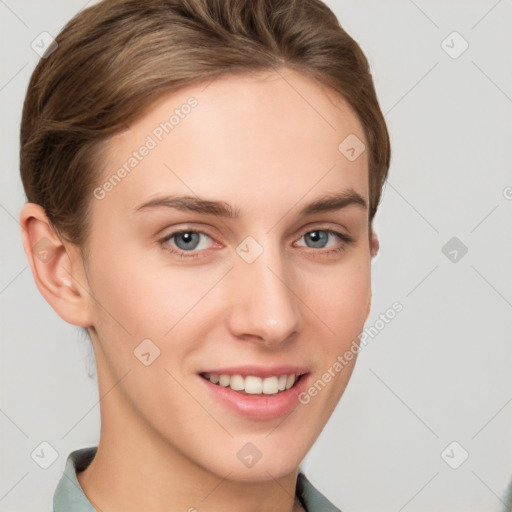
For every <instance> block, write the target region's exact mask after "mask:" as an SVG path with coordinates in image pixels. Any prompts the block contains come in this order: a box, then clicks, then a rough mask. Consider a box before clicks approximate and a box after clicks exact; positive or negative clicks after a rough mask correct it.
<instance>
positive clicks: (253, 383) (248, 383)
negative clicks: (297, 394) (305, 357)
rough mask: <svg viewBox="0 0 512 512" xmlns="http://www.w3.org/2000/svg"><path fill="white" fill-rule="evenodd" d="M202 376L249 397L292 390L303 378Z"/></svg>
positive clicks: (293, 375) (292, 376)
mask: <svg viewBox="0 0 512 512" xmlns="http://www.w3.org/2000/svg"><path fill="white" fill-rule="evenodd" d="M200 375H201V377H203V378H204V379H206V380H208V381H210V382H211V383H212V384H216V385H217V386H221V387H224V388H230V389H232V390H233V391H237V392H239V393H241V394H247V395H276V394H278V393H281V392H283V391H286V390H288V389H290V388H292V387H293V386H294V385H295V384H296V383H297V382H298V381H299V380H300V378H301V376H302V375H299V374H295V373H292V374H283V375H273V376H269V377H265V378H262V377H258V376H256V375H247V376H245V377H244V376H243V375H240V374H235V375H229V374H226V373H222V374H217V373H201V374H200Z"/></svg>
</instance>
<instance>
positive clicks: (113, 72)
mask: <svg viewBox="0 0 512 512" xmlns="http://www.w3.org/2000/svg"><path fill="white" fill-rule="evenodd" d="M389 162H390V146H389V137H388V132H387V129H386V125H385V122H384V118H383V116H382V113H381V110H380V108H379V105H378V102H377V98H376V94H375V90H374V86H373V81H372V77H371V74H370V72H369V66H368V62H367V60H366V58H365V56H364V55H363V53H362V51H361V49H360V48H359V46H358V45H357V44H356V43H355V41H354V40H353V39H352V38H350V36H349V35H348V34H347V33H346V32H345V31H344V30H343V29H342V28H341V27H340V25H339V23H338V21H337V20H336V17H335V16H334V14H333V13H332V12H331V11H330V10H329V9H328V8H327V7H326V6H325V5H324V4H323V3H321V2H320V1H318V0H305V1H293V2H291V1H289V0H286V1H271V0H257V1H254V0H253V1H242V0H174V1H170V0H169V1H166V0H147V1H144V2H140V1H134V0H105V1H103V2H100V3H99V4H97V5H95V6H93V7H90V8H89V9H87V10H85V11H82V12H81V13H79V14H78V15H77V16H76V17H75V18H73V20H71V21H70V22H69V23H68V25H67V26H66V27H65V28H64V29H63V30H62V32H61V33H60V34H59V36H58V37H57V39H56V44H55V45H52V46H51V47H50V48H49V50H48V52H47V54H46V55H45V56H44V58H43V59H42V60H41V62H40V63H39V65H38V66H37V68H36V70H35V71H34V73H33V75H32V78H31V82H30V85H29V90H28V93H27V97H26V100H25V105H24V112H23V119H22V126H21V164H20V165H21V174H22V180H23V185H24V187H25V191H26V194H27V199H28V201H27V203H26V204H25V206H24V208H23V210H22V212H21V215H20V221H21V225H22V233H23V242H24V247H25V251H26V253H27V257H28V259H29V262H30V265H31V268H32V273H33V277H34V280H35V282H36V284H37V286H38V289H39V290H40V292H41V293H42V294H43V296H44V297H45V299H46V300H47V301H48V302H49V304H50V305H51V306H52V307H53V308H54V309H55V311H56V312H57V313H58V314H59V315H60V316H61V317H62V318H63V319H64V320H65V321H67V322H69V323H71V324H73V325H78V326H81V327H83V328H84V329H86V331H87V333H88V335H89V337H90V340H91V343H92V346H93V348H94V353H95V359H96V366H97V374H98V386H99V394H100V397H101V402H100V407H101V435H100V441H99V444H98V446H97V447H88V448H82V449H80V450H76V451H74V452H72V453H71V454H70V455H69V457H68V460H67V465H66V471H65V474H64V475H63V477H62V479H61V481H60V482H59V485H58V487H57V489H56V492H55V495H54V511H55V512H61V511H85V510H88V511H91V510H101V511H103V512H109V511H116V510H123V511H132V510H133V511H135V510H137V511H140V510H148V511H160V510H190V511H192V510H198V511H203V510H204V511H207V510H212V511H213V510H220V509H224V510H226V509H227V510H238V511H245V510H247V511H249V510H280V511H281V510H287V511H292V510H293V511H297V510H307V511H310V512H311V511H317V510H339V509H337V508H336V507H335V506H334V505H333V504H331V503H330V502H329V501H328V500H327V498H325V497H324V496H322V495H321V493H320V492H319V491H317V490H316V489H315V488H314V487H313V486H312V485H311V483H309V482H308V480H307V479H306V477H305V475H304V474H302V473H301V472H300V469H299V465H300V463H301V461H302V460H303V458H304V456H305V455H306V453H307V452H308V450H309V448H310V447H311V446H312V444H313V443H314V441H315V440H316V438H317V437H318V435H319V434H320V432H321V430H322V429H323V427H324V425H325V424H326V422H327V420H328V419H329V417H330V415H331V413H332V412H333V410H334V408H335V406H336V404H337V402H338V401H339V399H340V397H341V395H342V394H343V391H344V389H345V387H346V385H347V383H348V380H349V378H350V375H351V373H352V370H353V368H354V364H355V361H356V357H357V350H355V351H354V350H351V347H354V341H355V342H356V346H357V340H358V335H359V333H360V332H361V331H362V329H363V326H364V322H365V320H366V318H367V316H368V313H369V311H370V304H371V258H372V257H373V256H374V255H375V254H376V253H377V251H378V240H377V237H376V234H375V233H374V231H373V228H372V221H373V219H374V216H375V214H376V211H377V206H378V203H379V200H380V195H381V189H382V186H383V183H384V181H385V179H386V176H387V172H388V168H389ZM350 354H352V355H350Z"/></svg>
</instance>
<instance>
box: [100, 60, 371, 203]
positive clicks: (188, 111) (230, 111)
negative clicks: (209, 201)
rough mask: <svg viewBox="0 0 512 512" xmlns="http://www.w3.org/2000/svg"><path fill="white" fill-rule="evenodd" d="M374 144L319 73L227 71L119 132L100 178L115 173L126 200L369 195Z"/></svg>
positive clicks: (120, 198) (120, 199)
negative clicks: (315, 76) (368, 148)
mask: <svg viewBox="0 0 512 512" xmlns="http://www.w3.org/2000/svg"><path fill="white" fill-rule="evenodd" d="M347 141H348V142H347ZM354 144H355V149H356V151H357V153H359V152H360V155H359V156H357V158H355V159H354V158H353V152H352V153H347V152H346V150H347V146H354ZM365 144H366V142H365V135H364V131H363V128H362V126H361V123H360V121H359V119H358V117H357V115H356V114H355V113H354V111H353V110H352V108H351V107H350V106H349V105H348V103H347V102H346V101H345V100H344V99H343V98H342V97H341V96H340V95H338V94H336V93H335V92H334V91H332V90H331V89H329V88H327V87H326V86H323V85H322V84H320V83H319V82H317V81H315V80H313V79H311V78H308V77H306V76H304V75H302V74H299V73H297V72H295V71H292V70H289V69H286V68H283V69H280V70H276V71H266V72H258V73H251V74H247V73H245V74H236V75H224V76H220V77H217V78H216V79H213V81H212V80H210V81H209V82H203V83H201V84H195V85H193V86H190V87H187V88H184V89H181V90H180V91H178V92H175V93H172V94H169V95H168V96H165V97H163V98H162V99H161V100H160V101H159V102H158V103H156V104H155V105H154V106H153V107H152V108H151V109H150V110H149V111H148V112H147V113H146V114H145V115H144V116H143V117H142V118H141V119H139V120H138V121H137V122H135V123H134V124H133V125H132V126H131V127H130V128H129V129H128V130H126V131H125V132H123V133H121V134H118V135H116V136H114V137H112V139H111V140H110V142H109V145H108V150H107V158H106V161H105V166H104V167H105V168H104V170H103V177H102V181H101V183H99V184H98V185H99V186H103V185H104V184H105V183H107V182H109V181H110V182H112V186H107V188H108V189H109V190H108V194H107V195H106V197H105V201H104V202H109V203H111V204H116V205H117V206H116V208H117V207H119V208H122V209H125V210H130V209H133V208H134V207H135V206H136V205H137V204H140V203H141V201H143V200H148V199H151V198H152V197H156V196H158V195H161V194H162V193H164V192H167V193H184V194H187V195H199V196H201V197H211V198H215V199H224V200H230V202H233V203H236V204H235V207H237V208H240V209H241V210H242V211H243V210H244V207H247V208H249V207H251V206H252V207H256V205H257V206H258V208H260V211H261V208H262V207H266V208H267V209H269V210H268V211H270V210H275V211H276V212H277V210H278V209H279V206H281V207H282V206H283V204H284V203H286V204H288V205H289V204H291V203H297V202H298V201H299V200H300V199H301V197H304V196H306V195H308V194H309V195H310V197H311V198H313V197H314V196H318V195H321V194H322V193H326V192H328V193H329V192H333V191H341V190H345V189H347V188H352V189H354V190H356V191H357V192H358V193H359V194H360V195H362V196H363V197H367V196H368V190H367V189H368V159H367V151H365V150H364V147H365ZM144 148H146V149H144ZM348 149H350V148H348ZM120 169H124V170H123V171H122V172H119V170H120ZM116 174H121V175H122V177H121V178H120V179H117V178H116V179H114V180H112V179H111V178H112V177H115V176H114V175H116ZM113 182H115V184H114V183H113Z"/></svg>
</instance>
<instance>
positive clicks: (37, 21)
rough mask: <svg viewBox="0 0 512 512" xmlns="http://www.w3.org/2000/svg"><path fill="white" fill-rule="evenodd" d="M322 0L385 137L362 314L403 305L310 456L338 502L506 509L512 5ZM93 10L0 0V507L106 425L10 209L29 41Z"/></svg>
mask: <svg viewBox="0 0 512 512" xmlns="http://www.w3.org/2000/svg"><path fill="white" fill-rule="evenodd" d="M91 3H92V2H91ZM328 4H329V5H330V6H331V7H332V8H333V10H334V11H335V12H336V14H337V15H338V17H339V19H340V22H341V24H342V26H343V27H344V28H345V29H346V30H347V31H348V32H349V33H350V34H351V35H352V36H353V37H354V38H355V39H356V41H358V43H359V44H360V45H361V47H362V48H363V50H364V51H365V53H366V55H367V56H368V58H369V60H370V62H371V66H372V70H373V73H374V77H375V84H376V88H377V92H378V96H379V100H380V103H381V106H382V109H383V112H384V113H385V115H386V119H387V123H388V127H389V129H390V132H391V139H392V151H393V158H392V166H391V171H390V178H389V182H388V184H387V186H386V188H385V192H384V196H383V201H382V204H381V207H380V210H379V212H378V214H377V219H376V228H377V232H378V233H379V235H380V240H381V251H380V254H379V255H378V256H377V258H376V259H375V260H374V263H373V306H372V312H371V315H370V317H369V319H368V322H367V325H368V326H370V325H373V324H374V322H375V321H376V319H378V317H379V314H380V313H383V312H385V311H386V310H387V309H388V308H389V307H390V306H391V304H392V303H393V302H395V301H399V302H400V303H401V304H403V308H404V309H403V311H402V312H401V313H399V314H398V315H397V316H396V318H395V319H394V320H392V321H391V322H390V323H389V324H388V325H386V326H385V328H384V329H382V330H381V331H380V332H379V334H378V336H376V337H375V338H374V339H371V340H370V341H369V343H368V345H367V346H366V347H365V348H364V350H363V351H362V352H361V354H360V356H359V359H358V363H357V365H356V369H355V371H354V374H353V376H352V380H351V381H350V383H349V385H348V388H347V390H346V392H345V395H344V396H343V398H342V400H341V402H340V406H339V407H338V408H337V409H336V411H335V413H334V415H333V417H332V419H331V420H330V422H329V423H328V425H327V426H326V428H325V430H324V432H323V433H322V435H321V436H320V438H319V439H318V441H317V443H316V444H315V446H314V447H313V449H312V450H311V452H310V453H309V455H308V457H307V458H306V460H305V461H304V464H303V468H304V469H305V471H306V474H307V476H308V477H309V478H310V480H311V481H312V482H313V483H314V484H315V485H316V486H317V487H319V489H320V490H321V491H322V492H324V493H325V494H326V495H327V496H328V497H329V498H330V499H331V501H333V502H334V503H335V504H337V505H338V506H339V507H340V508H342V509H343V511H344V512H352V511H353V512H355V511H367V512H370V511H375V512H377V511H379V512H384V511H392V512H401V511H402V510H403V511H411V512H412V511H416V512H420V511H421V512H423V511H425V512H426V511H450V512H456V511H466V512H467V511H481V510H486V511H501V510H503V508H504V506H503V503H502V500H503V499H504V492H505V489H506V486H507V483H508V481H509V480H510V479H511V478H512V435H511V432H512V430H511V426H512V404H511V402H512V385H511V384H512V376H511V371H510V368H511V362H512V357H511V356H512V347H511V343H510V339H511V333H512V325H511V324H512V322H511V321H510V320H511V309H512V279H511V274H512V265H511V264H510V263H511V261H512V258H511V256H512V238H511V236H510V233H511V227H512V222H511V219H512V199H510V198H512V188H509V189H508V188H507V187H512V173H511V160H512V152H511V143H512V126H511V124H512V123H511V119H512V116H511V114H512V99H511V98H512V65H511V64H512V60H511V56H512V31H511V30H510V29H511V19H512V3H511V2H510V0H508V1H507V0H501V1H496V0H478V1H476V0H473V1H468V0H464V1H463V0H458V1H450V2H447V1H446V0H445V1H441V0H438V1H433V0H428V1H427V0H422V1H420V0H416V1H414V2H413V1H412V0H394V1H391V0H387V1H382V0H380V1H378V0H373V1H369V0H350V1H348V0H331V1H329V2H328ZM85 5H86V4H85V2H84V1H83V0H81V1H77V0H67V1H62V0H60V1H53V2H49V1H45V2H43V1H27V0H24V1H17V2H15V1H14V0H0V23H1V38H2V40H1V45H0V52H1V61H0V62H1V74H0V103H1V112H2V116H1V118H0V123H1V126H2V137H1V143H2V173H1V176H0V180H1V183H0V194H1V196H0V223H1V234H2V244H3V249H2V251H1V258H2V260H1V265H0V301H1V315H2V316H1V336H2V338H1V341H2V343H1V373H0V376H1V388H0V389H1V411H0V412H1V414H0V420H1V443H2V452H1V453H2V455H1V458H0V464H1V483H0V510H2V511H8V512H14V511H16V512H18V511H36V510H37V511H42V510H46V511H50V510H51V499H52V495H53V492H54V489H55V487H56V485H57V482H58V480H59V478H60V476H61V474H62V470H63V469H64V464H65V460H66V457H67V455H68V454H69V452H71V451H72V450H76V449H78V448H80V447H84V446H93V445H96V444H97V442H98V436H99V397H98V394H97V386H96V382H95V374H94V364H93V363H92V361H91V352H90V350H89V347H88V342H87V341H86V340H85V339H83V338H82V337H81V336H80V334H79V332H80V331H79V330H78V328H76V327H73V326H70V325H67V324H66V323H65V322H64V321H62V320H61V319H60V318H59V317H58V316H57V315H56V313H55V312H54V311H53V310H52V309H51V308H50V307H49V306H48V304H47V303H46V302H45V301H44V299H43V298H42V297H41V296H40V294H39V292H38V291H37V288H36V287H35V285H34V283H33V280H32V276H31V273H30V269H29V268H28V267H27V262H26V259H25V255H24V253H23V250H22V245H21V237H20V232H19V225H18V221H17V218H18V214H19V210H20V208H21V206H22V204H23V202H24V194H23V190H22V187H21V182H20V179H19V172H18V148H19V146H18V137H19V122H20V116H21V106H22V101H23V98H24V94H25V91H26V87H27V84H28V80H29V76H30V74H31V72H32V70H33V69H34V67H35V65H36V63H37V60H38V58H39V57H38V55H37V54H36V53H35V52H34V51H33V50H32V48H31V42H32V41H33V40H34V39H35V38H36V36H38V35H39V34H40V33H41V32H43V31H47V32H49V33H50V34H52V35H54V36H55V35H57V33H58V32H59V30H60V29H61V28H62V26H63V25H64V23H65V22H66V21H68V20H69V19H70V18H71V17H72V16H73V15H74V14H75V13H76V12H78V11H79V10H80V9H81V8H83V7H84V6H85ZM453 31H457V32H458V33H459V34H460V35H461V36H462V37H463V38H464V39H465V40H466V41H467V42H468V43H469V48H468V49H467V51H465V52H464V53H463V54H462V55H460V56H459V57H458V58H456V59H454V58H452V57H450V56H449V55H448V54H447V53H446V52H445V50H444V49H443V47H442V45H441V44H442V41H444V40H445V39H446V38H447V36H448V35H449V34H451V33H452V32H453ZM460 43H461V41H460V40H457V39H453V37H452V38H451V39H450V38H449V39H448V40H447V43H445V47H446V44H448V45H450V46H452V47H453V48H452V49H451V50H450V51H452V52H453V51H457V49H459V48H461V45H460ZM507 191H508V192H507ZM452 237H457V238H458V239H459V240H460V241H461V242H462V243H463V244H465V246H467V248H468V252H467V254H465V255H464V256H463V257H460V253H458V254H459V256H458V257H459V259H458V261H456V262H452V261H450V259H449V258H448V257H447V256H445V254H444V253H443V252H442V247H443V246H444V245H445V244H446V243H447V242H448V240H450V239H451V238H452ZM450 250H451V249H450ZM90 376H92V378H91V377H90ZM43 441H47V442H48V443H50V444H51V445H52V446H53V447H54V448H55V449H56V450H57V452H58V454H59V456H58V458H57V460H56V461H55V462H54V463H53V464H52V465H51V466H50V467H49V468H48V469H46V470H45V469H42V468H41V467H39V466H38V465H37V464H36V463H35V462H34V460H33V459H32V458H31V455H30V454H31V453H32V452H33V450H34V449H35V448H36V447H38V446H39V445H40V443H41V442H43ZM453 441H456V442H457V443H458V445H457V446H456V447H455V449H454V450H453V451H450V450H448V454H449V455H450V457H449V460H450V462H451V463H452V464H454V463H455V462H457V461H458V460H460V459H459V457H460V456H461V453H463V452H462V450H465V451H467V452H468V454H469V457H468V459H467V460H466V461H465V462H464V463H463V464H462V465H460V467H458V468H457V469H452V467H450V466H449V465H448V464H447V463H446V462H445V460H444V459H443V458H442V456H441V454H442V452H443V451H444V450H445V448H446V447H447V446H448V445H449V444H450V443H452V442H453ZM452 446H453V445H452ZM445 458H446V457H445Z"/></svg>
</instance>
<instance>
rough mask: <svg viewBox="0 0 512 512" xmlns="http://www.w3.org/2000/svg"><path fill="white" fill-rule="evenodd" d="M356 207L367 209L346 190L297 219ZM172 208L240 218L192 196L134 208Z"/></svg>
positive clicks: (230, 210)
mask: <svg viewBox="0 0 512 512" xmlns="http://www.w3.org/2000/svg"><path fill="white" fill-rule="evenodd" d="M352 205H354V206H358V207H360V208H362V209H364V210H366V209H368V205H367V203H366V200H365V199H364V198H363V197H362V196H361V195H360V194H359V193H358V192H356V191H355V190H353V189H347V190H345V191H343V192H341V193H331V194H327V195H324V196H322V197H320V198H318V199H316V200H315V201H313V202H312V203H309V204H307V205H306V206H305V207H304V208H302V209H301V210H300V212H299V217H306V216H308V215H313V214H315V213H323V212H330V211H335V210H341V209H343V208H346V207H348V206H352ZM161 207H166V208H174V209H177V210H183V211H191V212H196V213H202V214H206V215H216V216H219V217H226V218H229V219H237V218H239V217H240V213H241V212H240V210H239V209H237V208H233V207H232V206H231V205H230V204H229V203H226V202H225V201H212V200H208V199H203V198H200V197H193V196H166V197H158V198H155V199H151V200H150V201H147V202H145V203H143V204H141V205H140V206H139V207H137V208H136V210H135V211H136V212H140V211H144V210H148V209H153V208H161Z"/></svg>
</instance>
